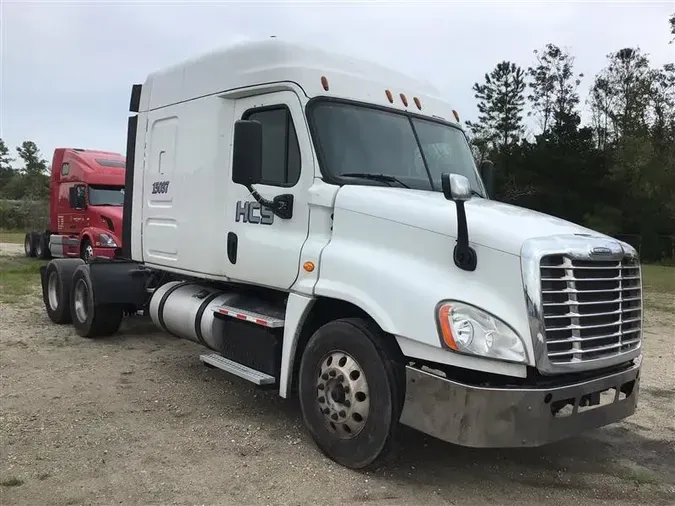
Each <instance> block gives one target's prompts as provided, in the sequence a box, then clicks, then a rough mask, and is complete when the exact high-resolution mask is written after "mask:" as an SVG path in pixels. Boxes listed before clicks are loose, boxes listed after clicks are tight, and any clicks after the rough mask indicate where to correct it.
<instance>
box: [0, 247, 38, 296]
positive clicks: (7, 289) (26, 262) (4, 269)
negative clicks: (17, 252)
mask: <svg viewBox="0 0 675 506" xmlns="http://www.w3.org/2000/svg"><path fill="white" fill-rule="evenodd" d="M45 263H46V261H45V260H37V259H35V258H26V257H0V302H4V303H9V302H16V301H17V300H18V299H20V298H21V297H23V296H24V295H28V294H29V293H31V292H32V291H33V290H34V289H35V287H39V286H40V266H41V265H44V264H45Z"/></svg>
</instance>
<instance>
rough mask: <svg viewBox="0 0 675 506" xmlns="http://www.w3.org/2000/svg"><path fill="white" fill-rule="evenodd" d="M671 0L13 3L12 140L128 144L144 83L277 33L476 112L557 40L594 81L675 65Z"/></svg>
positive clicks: (6, 13) (7, 118) (2, 22)
mask: <svg viewBox="0 0 675 506" xmlns="http://www.w3.org/2000/svg"><path fill="white" fill-rule="evenodd" d="M674 12H675V0H670V1H652V2H649V1H633V2H618V1H615V2H600V1H592V0H588V1H577V2H573V1H567V2H561V1H559V2H554V1H549V2H532V1H529V2H525V1H520V2H516V1H506V0H504V1H492V2H484V1H477V0H474V1H442V2H441V1H420V0H418V1H414V2H413V1H409V2H402V1H371V2H366V1H360V2H354V1H352V2H346V1H343V2H335V1H334V2H329V1H317V0H315V1H295V2H283V1H267V2H260V1H254V0H249V1H243V2H240V1H230V2H223V1H221V2H216V1H196V0H195V1H192V2H188V1H182V2H177V1H170V0H164V1H161V2H160V1H149V0H146V1H143V2H141V1H138V2H133V1H126V0H113V1H107V2H103V1H96V0H87V1H41V2H38V1H31V0H18V1H17V0H0V71H1V73H0V137H1V138H3V139H4V140H5V142H6V143H7V144H8V146H10V147H11V148H12V151H13V153H14V154H15V153H16V152H15V151H14V147H16V146H17V145H19V144H20V143H21V142H22V141H24V140H33V141H35V142H36V143H37V145H38V147H39V148H40V150H41V152H42V154H43V156H44V157H45V158H47V159H51V154H52V151H53V150H54V148H56V147H82V148H91V149H102V150H109V151H116V152H119V153H124V152H125V141H126V123H127V117H128V104H129V95H130V91H131V85H132V84H134V83H141V82H143V81H144V80H145V77H146V76H147V74H149V73H150V72H153V71H155V70H157V69H160V68H163V67H166V66H169V65H173V64H175V63H177V62H180V61H181V60H183V59H186V58H190V57H193V56H196V55H199V54H200V53H202V52H207V51H211V50H213V49H216V48H219V47H225V46H228V45H231V44H233V43H238V42H242V41H246V40H259V39H264V38H268V37H270V36H272V35H274V36H276V37H277V38H283V39H287V40H291V41H295V42H300V43H306V44H311V45H314V46H319V47H322V48H324V49H330V50H334V51H338V52H341V53H346V54H350V55H355V56H359V57H363V58H367V59H370V60H375V61H378V62H379V63H381V64H384V65H387V66H390V67H394V68H397V69H398V70H401V71H403V72H406V73H409V74H412V75H416V76H418V77H421V78H423V79H426V80H428V81H430V82H431V83H432V84H434V85H435V86H436V87H437V88H439V89H440V91H441V92H442V94H443V95H444V97H445V98H446V99H447V100H448V101H449V102H450V103H451V104H452V105H453V107H454V108H455V109H457V110H458V111H459V113H460V115H461V116H462V120H466V119H469V120H470V119H475V117H476V115H477V109H476V102H475V99H474V96H473V91H472V90H471V87H472V86H473V84H474V83H475V82H476V81H481V82H482V80H483V76H484V74H485V73H486V72H489V71H490V70H491V69H492V68H493V67H494V65H495V64H496V63H498V62H499V61H502V60H510V61H514V62H516V63H517V64H519V65H521V66H522V67H524V68H526V67H527V66H529V65H531V64H533V58H534V55H533V54H532V51H533V50H534V49H537V48H541V47H543V46H544V44H546V43H548V42H552V43H555V44H557V45H559V46H561V47H565V48H567V49H568V50H569V51H571V53H572V54H573V55H574V56H575V58H576V60H575V67H576V70H577V71H578V72H583V73H584V75H585V78H584V79H583V81H582V86H581V87H580V92H581V97H582V101H583V100H585V98H586V96H587V92H588V86H589V85H590V83H591V82H592V78H593V76H594V75H595V74H596V73H597V72H598V71H600V70H601V69H602V68H603V67H604V66H605V64H606V61H607V60H606V56H607V54H609V53H610V52H613V51H616V50H618V49H621V48H623V47H629V46H630V47H636V46H638V47H640V48H641V49H642V50H643V51H644V52H646V53H647V54H649V56H650V60H651V62H652V66H661V65H663V64H665V63H669V62H673V61H675V44H670V45H669V44H668V42H669V40H670V38H671V37H670V33H669V27H668V18H669V16H670V15H671V14H672V13H674Z"/></svg>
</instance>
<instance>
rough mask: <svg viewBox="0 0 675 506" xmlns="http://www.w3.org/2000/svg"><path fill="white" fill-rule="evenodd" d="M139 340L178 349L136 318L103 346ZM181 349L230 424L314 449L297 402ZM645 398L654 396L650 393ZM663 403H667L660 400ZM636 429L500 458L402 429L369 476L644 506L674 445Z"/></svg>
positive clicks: (669, 470) (673, 475) (673, 457)
mask: <svg viewBox="0 0 675 506" xmlns="http://www.w3.org/2000/svg"><path fill="white" fill-rule="evenodd" d="M139 338H140V339H141V340H142V341H145V343H146V344H148V341H149V342H150V345H151V346H152V347H153V348H156V349H162V348H164V347H166V346H167V345H169V346H170V347H171V348H174V347H173V346H171V345H170V343H169V342H168V341H174V342H175V340H176V338H173V337H170V336H168V335H166V334H163V333H161V332H158V331H157V329H156V327H155V326H154V325H153V324H152V322H151V321H150V320H149V319H147V318H134V319H132V320H131V321H129V322H125V325H124V327H123V328H122V329H121V331H120V333H118V334H117V335H116V336H112V337H111V338H107V339H106V340H102V341H101V344H103V345H104V346H113V347H118V346H130V347H131V346H133V347H135V346H136V345H137V344H140V343H139ZM180 342H181V343H184V345H185V349H184V350H180V351H179V350H177V349H174V350H173V351H174V352H177V355H178V356H179V357H184V358H179V359H177V362H179V363H175V364H173V365H175V366H176V367H179V368H188V369H190V371H189V375H190V376H191V377H192V378H194V381H195V382H199V388H200V389H207V390H209V389H212V390H213V391H212V392H210V393H211V395H209V397H210V398H211V399H215V402H216V403H218V408H219V409H220V410H221V412H227V414H228V418H230V419H232V420H233V421H238V422H241V423H243V424H248V423H250V419H251V418H250V417H251V416H255V417H256V421H257V422H258V424H259V425H260V426H261V427H262V428H263V432H266V433H267V434H268V435H269V437H270V438H271V439H279V438H283V437H284V436H287V434H288V432H289V426H292V427H293V428H294V430H296V431H297V434H294V436H297V437H298V438H300V439H301V440H302V442H303V444H304V445H307V447H314V445H313V442H312V441H311V440H310V438H309V436H308V435H307V433H306V432H305V431H304V430H303V428H302V417H301V415H300V406H299V403H298V402H297V399H295V398H293V399H289V400H284V399H282V398H280V397H279V396H278V395H277V394H276V392H274V391H271V390H264V389H258V388H256V387H254V386H253V385H251V384H250V383H248V382H246V381H245V380H241V379H239V378H236V377H233V376H230V375H228V374H226V373H224V372H222V371H218V370H214V369H209V368H206V367H204V366H203V365H202V364H201V363H199V361H198V358H197V357H196V355H197V354H199V353H201V352H204V348H202V347H201V346H199V345H196V344H193V343H190V342H189V341H183V340H180ZM181 348H182V346H181ZM193 348H194V349H193ZM183 351H184V352H185V353H183ZM170 362H174V360H170ZM167 374H168V371H167ZM223 381H227V382H228V384H229V387H228V388H230V387H231V388H232V389H233V390H234V391H235V392H233V394H235V395H236V397H237V402H238V408H237V409H231V407H230V406H228V401H227V400H226V399H223V398H222V393H219V392H222V382H223ZM643 395H652V394H651V393H649V392H648V391H647V392H643ZM661 402H664V401H663V399H662V400H661ZM631 423H632V422H631V420H630V419H628V420H627V421H624V422H622V423H619V424H615V425H612V426H609V427H605V428H602V429H599V430H595V431H591V432H589V433H588V434H586V435H584V436H581V437H577V438H572V439H568V440H565V441H561V442H558V443H553V444H549V445H547V446H544V447H540V448H513V449H498V450H495V449H474V448H465V447H461V446H456V445H452V444H449V443H445V442H443V441H439V440H437V439H434V438H430V437H428V436H426V435H424V434H422V433H420V432H417V431H415V430H412V429H409V428H407V427H405V426H399V428H398V433H397V437H396V441H395V446H396V452H395V456H394V457H393V458H392V459H390V460H389V461H388V462H387V463H386V464H383V465H382V466H381V467H379V468H378V469H376V470H374V471H371V472H370V474H371V475H376V476H380V477H382V478H387V479H394V480H404V481H410V482H411V484H413V483H415V484H418V485H429V486H434V487H439V488H440V489H444V488H445V487H446V486H447V485H448V484H452V485H453V486H467V487H469V486H470V487H475V488H476V489H480V488H481V487H482V486H483V485H484V483H485V482H488V483H497V482H498V483H502V484H503V483H507V482H517V483H522V484H525V485H528V486H532V487H541V488H547V489H556V488H557V489H566V488H569V489H574V490H575V491H576V493H577V494H582V493H584V492H583V491H584V490H585V491H586V493H587V494H588V495H597V494H598V493H599V492H598V490H597V486H598V485H597V483H593V482H592V481H591V482H589V480H588V479H587V478H588V476H595V477H596V478H597V477H598V476H600V477H602V476H605V477H608V478H609V480H610V482H611V481H612V480H614V482H616V480H619V481H620V482H624V483H627V484H631V485H634V487H633V488H634V491H635V492H634V493H635V494H636V497H637V496H639V497H641V498H642V499H644V490H639V489H640V486H641V485H675V447H674V443H673V441H672V440H671V439H672V438H670V439H663V440H661V439H651V438H646V437H644V436H642V435H641V433H640V432H641V431H640V430H632V428H631ZM665 423H666V421H665V418H664V424H665ZM638 428H639V427H638ZM666 431H667V429H666ZM315 451H317V452H318V450H315ZM328 464H329V461H328V460H326V465H328ZM652 488H654V487H652ZM657 488H659V489H660V487H657ZM600 492H601V496H602V499H604V500H611V499H617V500H621V499H624V500H625V499H628V498H629V497H626V491H625V489H624V488H623V487H611V486H604V487H602V490H601V491H600ZM668 501H670V502H668ZM649 502H650V504H658V503H661V502H663V503H672V495H669V494H667V493H666V492H661V491H660V490H652V491H651V492H650V494H649Z"/></svg>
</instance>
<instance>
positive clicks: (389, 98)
mask: <svg viewBox="0 0 675 506" xmlns="http://www.w3.org/2000/svg"><path fill="white" fill-rule="evenodd" d="M384 94H385V95H387V100H389V103H390V104H393V103H394V97H393V96H392V94H391V91H389V90H384Z"/></svg>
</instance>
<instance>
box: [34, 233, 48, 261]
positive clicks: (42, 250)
mask: <svg viewBox="0 0 675 506" xmlns="http://www.w3.org/2000/svg"><path fill="white" fill-rule="evenodd" d="M35 256H37V257H38V258H39V259H41V260H49V259H50V258H51V257H52V255H51V252H50V251H49V236H48V235H47V234H45V233H44V232H42V233H40V235H39V237H38V241H37V246H36V249H35Z"/></svg>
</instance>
